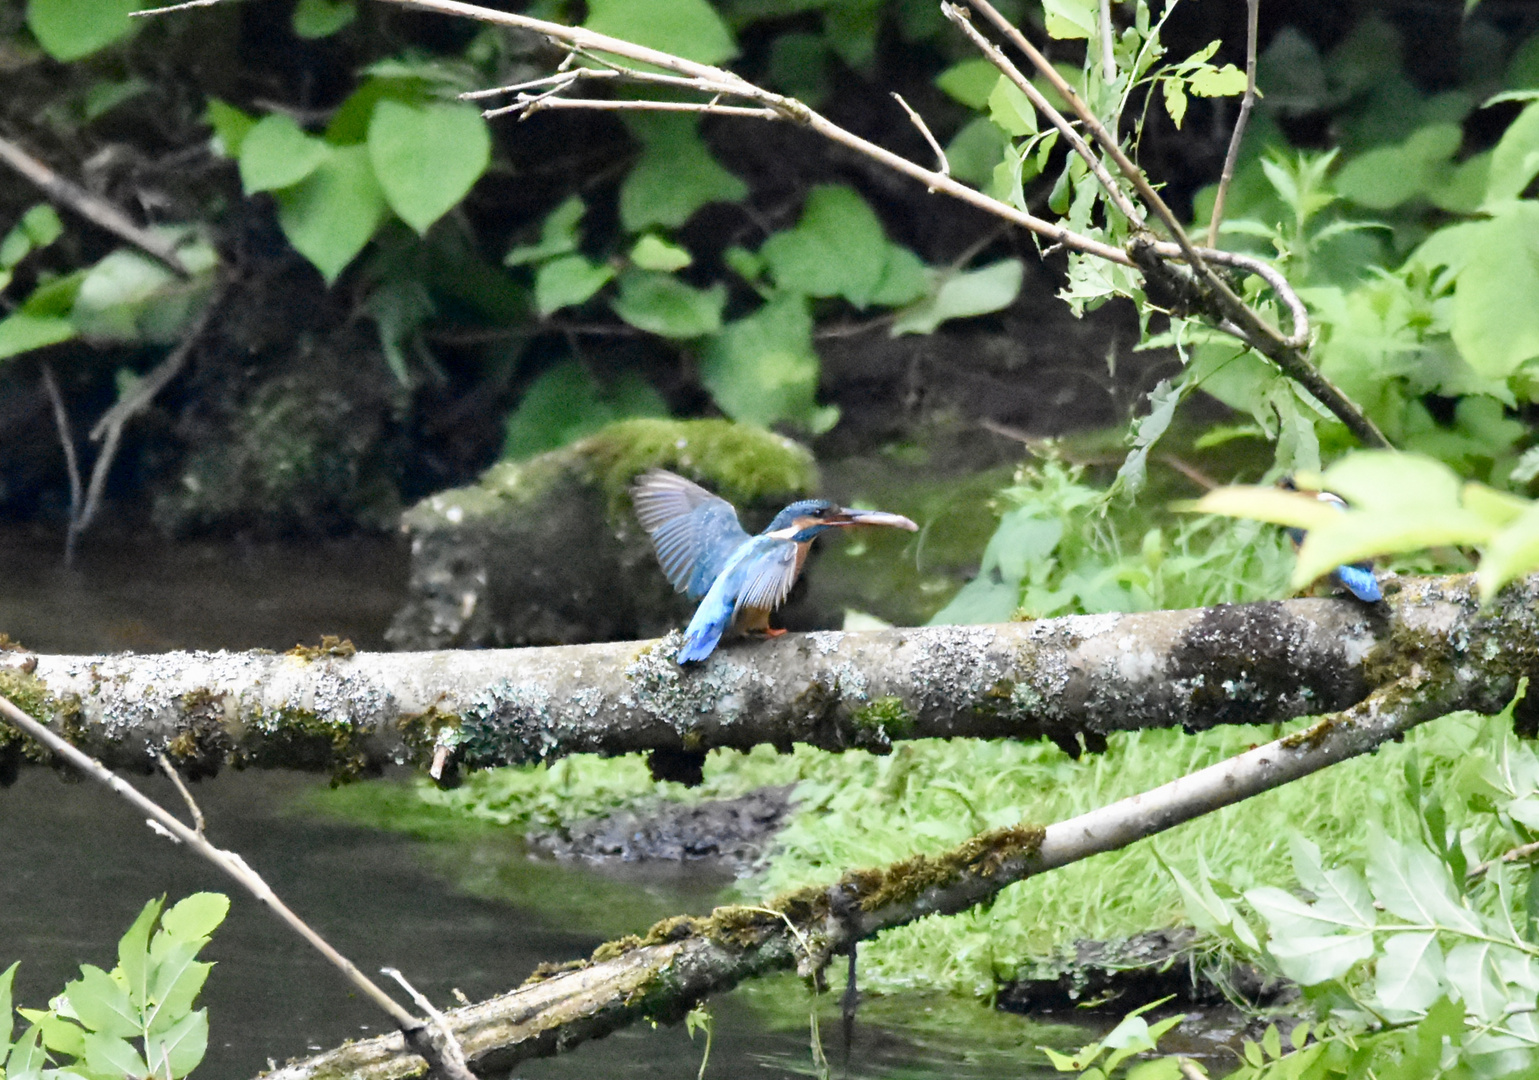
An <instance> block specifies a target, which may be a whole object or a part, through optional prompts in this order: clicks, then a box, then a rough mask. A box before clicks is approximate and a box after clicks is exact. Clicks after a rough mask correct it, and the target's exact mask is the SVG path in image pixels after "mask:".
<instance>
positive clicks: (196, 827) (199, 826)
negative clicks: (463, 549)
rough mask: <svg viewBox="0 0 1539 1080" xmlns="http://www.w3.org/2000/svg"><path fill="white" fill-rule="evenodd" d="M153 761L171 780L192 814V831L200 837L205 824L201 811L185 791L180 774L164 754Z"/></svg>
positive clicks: (185, 787)
mask: <svg viewBox="0 0 1539 1080" xmlns="http://www.w3.org/2000/svg"><path fill="white" fill-rule="evenodd" d="M155 760H156V761H157V762H158V763H159V764H160V771H161V772H163V773H165V774H166V775H167V776H169V777H170V778H171V783H173V784H175V785H176V790H177V791H178V792H179V793H180V794H181V796H182V801H183V802H184V803H186V804H187V811H188V813H190V814H192V831H193V832H195V833H197V834H198V835H199V836H202V835H203V829H204V826H205V825H206V824H207V822H205V821H204V820H203V811H202V809H200V808H199V806H198V801H197V800H196V799H194V798H193V797H192V792H190V791H188V790H187V785H186V784H184V783H182V774H181V773H179V772H177V771H176V766H175V765H173V764H171V759H170V758H168V757H166V755H165V754H156V755H155Z"/></svg>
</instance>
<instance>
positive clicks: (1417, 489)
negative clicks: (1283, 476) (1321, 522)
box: [1298, 450, 1461, 520]
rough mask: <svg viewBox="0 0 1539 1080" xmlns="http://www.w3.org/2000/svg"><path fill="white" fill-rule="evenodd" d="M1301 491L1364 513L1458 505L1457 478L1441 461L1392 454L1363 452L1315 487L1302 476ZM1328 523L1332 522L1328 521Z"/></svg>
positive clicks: (1336, 467) (1340, 463)
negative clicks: (1337, 499)
mask: <svg viewBox="0 0 1539 1080" xmlns="http://www.w3.org/2000/svg"><path fill="white" fill-rule="evenodd" d="M1298 479H1299V485H1300V486H1301V487H1314V488H1319V489H1320V490H1323V491H1333V492H1335V493H1336V494H1337V495H1340V496H1341V497H1342V498H1343V499H1346V500H1347V502H1349V503H1351V504H1352V505H1354V506H1360V507H1363V508H1365V509H1375V510H1377V509H1381V508H1386V507H1417V506H1431V507H1435V508H1437V510H1439V511H1441V510H1444V509H1452V508H1454V507H1456V506H1458V505H1459V493H1460V486H1461V484H1460V481H1459V477H1458V475H1457V474H1455V473H1454V471H1453V470H1452V469H1450V468H1449V467H1448V466H1447V465H1444V464H1443V463H1442V462H1440V461H1434V460H1433V459H1431V458H1428V457H1422V456H1420V455H1418V454H1399V453H1396V452H1394V451H1393V450H1364V451H1360V452H1358V453H1355V454H1349V455H1348V456H1346V457H1344V458H1342V459H1341V460H1340V461H1338V462H1336V463H1335V464H1333V465H1332V466H1331V467H1330V468H1329V469H1327V470H1325V473H1324V475H1323V476H1322V477H1320V479H1319V482H1318V483H1315V482H1313V480H1312V479H1311V478H1309V477H1305V476H1302V475H1301V476H1300V477H1299V478H1298ZM1327 520H1329V519H1327Z"/></svg>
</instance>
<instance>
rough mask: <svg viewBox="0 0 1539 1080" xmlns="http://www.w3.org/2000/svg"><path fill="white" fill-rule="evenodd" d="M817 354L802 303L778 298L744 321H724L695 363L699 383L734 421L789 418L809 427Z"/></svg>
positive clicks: (799, 299) (813, 412) (786, 296)
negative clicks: (720, 329)
mask: <svg viewBox="0 0 1539 1080" xmlns="http://www.w3.org/2000/svg"><path fill="white" fill-rule="evenodd" d="M818 373H819V364H818V355H817V353H816V352H815V351H814V350H813V348H812V316H811V315H810V314H809V313H808V311H807V302H806V300H805V299H803V298H802V297H800V296H797V295H795V294H782V295H780V296H777V297H776V298H775V299H774V300H772V301H770V302H769V303H767V304H765V305H764V306H763V307H761V308H760V309H759V310H758V311H756V312H754V313H753V314H752V315H749V316H748V317H747V318H744V319H738V320H737V321H736V322H733V323H729V324H728V325H727V326H726V327H725V328H724V329H723V330H722V332H721V333H719V334H717V335H716V337H715V338H714V339H712V341H711V343H710V344H709V345H708V346H707V348H706V350H705V355H704V356H702V357H701V360H700V381H701V382H703V383H704V384H705V388H706V389H707V390H709V391H710V392H711V396H712V397H713V398H714V399H715V400H716V404H717V405H719V406H720V407H721V410H722V412H724V413H726V414H727V415H728V416H730V417H732V418H733V419H734V420H743V421H747V422H749V423H754V424H759V425H762V426H768V425H770V424H774V423H779V422H781V421H784V420H794V421H797V422H799V423H801V424H802V425H804V426H809V427H810V426H813V425H814V423H815V422H816V420H817V419H819V418H820V416H822V415H826V414H822V413H821V411H820V410H818V408H817V406H816V404H815V397H816V394H817V388H818Z"/></svg>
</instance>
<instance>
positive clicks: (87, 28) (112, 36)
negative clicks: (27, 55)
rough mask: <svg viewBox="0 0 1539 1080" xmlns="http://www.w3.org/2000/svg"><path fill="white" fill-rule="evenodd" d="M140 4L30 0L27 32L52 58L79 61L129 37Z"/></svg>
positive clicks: (135, 1)
mask: <svg viewBox="0 0 1539 1080" xmlns="http://www.w3.org/2000/svg"><path fill="white" fill-rule="evenodd" d="M138 7H139V3H138V0H27V29H29V30H31V31H32V36H33V37H35V38H37V43H38V44H39V45H41V46H42V47H43V49H44V51H46V52H47V53H48V55H49V56H51V57H53V58H54V59H55V60H59V61H64V62H68V61H70V60H78V59H80V58H81V57H82V56H87V55H89V54H91V53H94V52H96V51H97V50H98V49H103V48H105V47H107V46H108V45H111V44H112V43H113V42H114V41H117V40H119V39H120V38H124V37H127V36H128V35H129V33H131V32H132V31H133V29H134V20H133V19H131V18H129V13H130V12H132V11H135V10H137V9H138Z"/></svg>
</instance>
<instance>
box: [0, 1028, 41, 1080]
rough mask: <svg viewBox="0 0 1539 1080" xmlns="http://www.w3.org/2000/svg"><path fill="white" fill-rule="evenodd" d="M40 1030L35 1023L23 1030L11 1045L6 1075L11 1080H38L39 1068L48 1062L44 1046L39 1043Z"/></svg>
mask: <svg viewBox="0 0 1539 1080" xmlns="http://www.w3.org/2000/svg"><path fill="white" fill-rule="evenodd" d="M39 1035H40V1033H39V1031H38V1029H37V1027H36V1026H35V1025H34V1026H32V1027H29V1028H28V1029H27V1030H26V1031H24V1032H22V1034H21V1038H19V1039H17V1040H16V1042H15V1044H14V1045H12V1046H11V1052H10V1055H9V1056H8V1057H7V1058H6V1059H5V1075H6V1076H7V1077H9V1078H10V1080H36V1077H37V1075H38V1070H40V1069H41V1068H42V1067H43V1066H44V1065H46V1064H47V1063H48V1058H47V1056H46V1055H45V1054H44V1053H43V1048H42V1047H41V1046H39V1045H38V1041H39Z"/></svg>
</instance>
